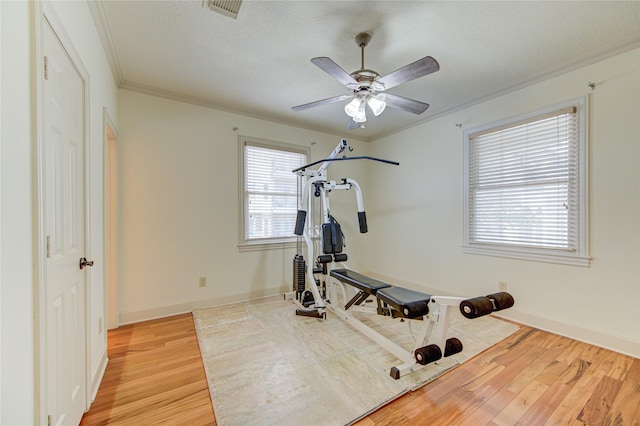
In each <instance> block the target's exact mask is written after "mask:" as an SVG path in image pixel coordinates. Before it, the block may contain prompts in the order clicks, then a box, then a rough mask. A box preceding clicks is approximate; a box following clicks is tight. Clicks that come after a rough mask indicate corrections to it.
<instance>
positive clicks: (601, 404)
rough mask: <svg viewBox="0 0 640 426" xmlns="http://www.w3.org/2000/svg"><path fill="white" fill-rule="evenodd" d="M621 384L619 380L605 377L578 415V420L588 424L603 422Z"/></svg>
mask: <svg viewBox="0 0 640 426" xmlns="http://www.w3.org/2000/svg"><path fill="white" fill-rule="evenodd" d="M621 386H622V383H621V382H620V381H619V380H615V379H612V378H611V377H607V376H605V377H603V378H602V379H601V380H600V383H598V386H597V387H596V389H595V390H594V391H593V393H592V394H591V397H590V398H589V400H588V401H587V404H586V405H585V406H584V408H583V409H582V411H581V412H580V415H578V420H579V421H581V422H583V423H584V424H588V425H599V424H602V422H603V421H604V418H605V417H606V416H607V414H608V413H609V409H610V408H611V405H612V404H613V401H614V400H615V398H616V396H617V395H618V391H619V390H620V387H621Z"/></svg>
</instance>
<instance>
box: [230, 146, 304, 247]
mask: <svg viewBox="0 0 640 426" xmlns="http://www.w3.org/2000/svg"><path fill="white" fill-rule="evenodd" d="M240 144H241V151H242V153H241V161H242V166H241V167H242V178H241V179H242V185H241V186H242V188H243V197H242V202H241V211H242V229H241V244H240V245H241V246H243V245H244V246H245V248H252V249H261V248H266V247H265V246H264V244H271V243H286V242H295V235H294V234H293V230H294V227H295V222H296V213H297V210H298V198H297V190H298V185H297V175H296V174H295V173H292V170H293V169H296V168H298V167H300V166H304V165H305V164H307V163H308V161H307V150H306V148H304V147H298V146H291V145H284V144H279V143H275V142H269V141H262V140H257V139H248V138H241V140H240Z"/></svg>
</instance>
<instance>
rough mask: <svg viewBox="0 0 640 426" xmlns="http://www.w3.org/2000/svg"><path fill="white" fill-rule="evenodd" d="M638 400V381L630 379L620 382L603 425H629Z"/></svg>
mask: <svg viewBox="0 0 640 426" xmlns="http://www.w3.org/2000/svg"><path fill="white" fill-rule="evenodd" d="M638 400H640V383H638V382H635V381H631V380H629V381H625V382H622V384H621V386H620V390H619V391H618V394H617V395H616V397H615V399H614V400H613V403H612V404H611V407H610V408H609V412H608V413H607V415H606V416H605V418H604V421H603V425H631V424H632V423H633V417H634V415H635V413H636V411H637V410H638V408H640V406H639V405H638Z"/></svg>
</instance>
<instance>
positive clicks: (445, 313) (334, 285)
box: [292, 139, 514, 379]
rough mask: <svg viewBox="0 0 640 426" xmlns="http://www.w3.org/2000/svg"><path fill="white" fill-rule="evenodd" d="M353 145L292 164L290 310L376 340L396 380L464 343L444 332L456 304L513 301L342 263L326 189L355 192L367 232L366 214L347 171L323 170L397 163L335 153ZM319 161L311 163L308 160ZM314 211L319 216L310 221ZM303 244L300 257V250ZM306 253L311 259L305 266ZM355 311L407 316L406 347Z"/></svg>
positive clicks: (482, 306)
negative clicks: (441, 292) (434, 290)
mask: <svg viewBox="0 0 640 426" xmlns="http://www.w3.org/2000/svg"><path fill="white" fill-rule="evenodd" d="M347 150H349V151H352V149H351V148H350V147H349V145H348V144H347V141H346V140H345V139H342V140H341V141H340V143H339V144H338V145H337V146H336V148H335V149H334V150H333V151H332V152H331V154H330V155H329V157H327V158H326V159H323V160H320V161H316V162H313V163H310V164H307V165H305V166H302V167H300V168H298V169H295V170H293V172H294V173H296V174H297V176H298V188H299V194H298V213H297V217H296V224H295V230H294V233H295V234H296V235H297V237H298V244H297V253H296V255H295V257H294V259H293V281H294V282H293V293H292V298H293V299H294V302H295V304H296V305H297V309H296V314H297V315H302V316H308V317H315V318H321V319H325V318H326V315H327V310H329V311H331V312H333V313H334V314H336V315H337V316H338V317H339V318H340V319H342V320H344V321H346V322H347V323H348V324H350V325H351V326H352V327H354V328H355V329H357V330H358V331H360V332H361V333H363V334H364V335H366V336H367V337H369V338H370V339H372V340H373V341H375V342H376V343H378V344H379V345H381V346H382V347H383V348H385V349H386V350H387V351H389V352H390V353H392V354H393V355H394V356H395V357H397V358H398V359H399V360H400V361H401V362H400V364H398V365H395V366H393V367H392V368H391V370H390V375H391V377H393V378H394V379H398V378H400V377H402V376H403V375H405V374H409V373H412V372H414V371H417V370H418V369H420V368H422V367H424V366H425V365H427V364H429V363H432V362H436V361H438V360H439V359H441V358H442V357H443V356H444V357H448V356H451V355H453V354H456V353H458V352H461V351H462V349H463V346H462V342H460V340H458V339H457V338H455V337H448V329H449V322H450V319H451V318H452V316H453V315H455V314H456V311H458V310H459V312H460V313H461V314H462V315H463V316H464V317H466V318H468V319H473V318H478V317H481V316H483V315H487V314H490V313H491V312H493V311H499V310H502V309H507V308H510V307H511V306H513V304H514V300H513V297H512V296H511V295H510V294H509V293H505V292H500V293H494V294H490V295H488V296H484V297H475V298H471V299H465V298H461V297H448V296H436V295H430V294H426V293H422V292H419V291H416V290H412V289H409V288H404V287H401V286H397V285H392V284H389V283H386V282H383V281H379V280H377V279H374V278H370V277H367V276H365V275H362V274H359V273H357V272H355V271H352V270H350V269H348V267H347V266H346V262H347V260H348V256H347V254H346V253H344V252H343V249H344V247H345V245H344V235H343V233H342V228H341V226H340V224H339V222H338V221H337V220H336V218H335V217H334V216H333V215H332V213H331V204H330V199H329V198H330V197H329V195H330V193H331V192H332V191H336V190H353V192H354V193H355V196H356V204H357V213H358V225H359V229H360V232H361V233H366V232H368V227H367V216H366V213H365V209H364V202H363V199H362V191H361V189H360V185H358V183H357V182H356V181H355V180H353V179H350V178H341V179H340V180H339V181H334V180H328V178H327V169H328V168H329V166H330V165H331V164H332V163H333V162H335V161H345V160H371V161H377V162H382V163H386V164H390V165H396V166H397V165H399V163H397V162H394V161H389V160H383V159H380V158H375V157H369V156H352V157H347V156H342V157H339V155H340V154H342V153H343V152H345V151H347ZM318 164H320V166H319V167H318V168H317V169H311V167H313V166H316V165H318ZM314 214H317V215H318V216H319V217H318V218H317V219H316V220H315V221H314V217H313V216H314ZM303 245H306V259H305V256H304V255H303ZM307 259H308V260H309V262H310V263H311V264H310V265H307V264H306V263H307ZM355 313H367V314H373V315H382V316H385V317H388V319H389V320H390V321H392V320H398V321H403V322H406V323H408V328H409V332H410V333H411V337H412V340H413V342H414V344H413V348H412V349H411V350H407V349H405V348H403V347H401V346H400V345H398V344H397V343H395V342H394V341H392V340H391V339H390V338H388V337H386V336H383V335H382V334H380V333H379V332H378V331H376V330H374V329H373V328H371V327H369V326H368V325H367V324H365V323H364V322H363V321H361V320H360V319H358V318H357V317H356V315H355Z"/></svg>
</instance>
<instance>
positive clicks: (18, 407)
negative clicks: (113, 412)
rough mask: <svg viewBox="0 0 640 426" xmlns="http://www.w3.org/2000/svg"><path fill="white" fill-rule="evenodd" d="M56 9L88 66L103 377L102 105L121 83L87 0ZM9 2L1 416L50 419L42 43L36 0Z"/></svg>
mask: <svg viewBox="0 0 640 426" xmlns="http://www.w3.org/2000/svg"><path fill="white" fill-rule="evenodd" d="M50 5H51V7H52V8H53V10H54V12H55V15H57V17H58V18H59V21H60V22H61V23H62V25H63V26H64V29H65V32H66V33H67V34H68V35H69V37H70V39H71V42H72V44H73V46H74V48H75V50H76V51H77V52H78V54H79V56H80V60H81V61H82V63H83V65H84V67H85V68H86V70H87V71H88V73H89V93H90V106H89V129H90V139H89V143H88V150H89V161H88V165H89V173H90V179H89V188H88V189H89V194H90V209H91V217H90V220H89V224H88V233H89V239H90V246H89V251H90V256H91V257H92V258H93V259H94V260H95V263H96V267H94V269H93V270H92V271H91V272H90V279H89V280H88V283H90V284H88V285H90V289H89V290H90V291H89V294H90V295H91V299H90V303H89V315H90V318H89V327H88V328H89V331H90V335H89V342H90V351H89V352H90V359H89V362H90V366H89V368H90V373H89V374H90V375H91V380H92V383H93V385H94V386H95V385H96V384H97V383H98V381H99V375H100V374H101V368H102V367H103V366H104V361H105V360H106V333H105V332H104V327H103V331H102V332H101V333H99V332H98V326H97V322H98V319H99V318H104V268H103V264H104V248H103V247H104V232H103V230H104V224H103V222H104V220H103V211H104V206H103V198H104V197H103V189H102V188H103V186H104V182H103V179H102V176H103V158H104V155H103V153H104V147H103V139H102V132H103V130H102V111H103V107H106V108H107V109H108V110H109V111H110V113H111V115H112V117H115V116H116V115H117V110H116V96H117V91H116V86H115V83H114V81H113V78H112V76H111V74H110V68H109V66H108V63H107V61H106V58H105V55H104V52H103V50H102V45H101V44H100V40H99V38H98V35H97V31H96V30H95V27H94V24H93V19H92V17H91V14H90V13H89V9H88V7H87V4H86V2H53V3H51V4H50ZM0 7H1V8H2V13H1V19H2V25H1V27H0V30H1V31H2V34H1V36H2V37H1V40H2V72H1V73H0V76H1V78H2V82H1V83H2V119H1V122H2V133H1V136H2V140H1V143H2V145H1V149H0V151H1V153H2V157H1V160H0V161H1V169H0V173H1V176H0V182H1V184H2V188H1V191H0V195H1V197H2V199H1V202H0V207H1V208H2V211H1V214H0V217H1V234H2V249H1V251H0V253H1V256H2V259H1V264H2V270H1V274H2V275H1V279H2V281H1V283H0V285H1V288H0V291H1V297H0V302H1V306H0V313H1V322H0V324H1V327H2V330H1V334H0V336H1V337H2V342H1V349H2V356H1V365H0V367H1V368H0V375H1V377H2V383H1V384H0V387H1V400H2V413H1V415H2V417H1V418H0V424H3V425H4V424H7V425H33V424H36V423H39V422H43V421H44V422H45V423H46V415H40V416H39V414H42V413H38V406H39V400H38V395H37V391H38V388H39V384H38V380H39V376H38V372H37V368H36V366H37V365H38V357H39V356H40V355H43V356H44V353H43V352H42V351H41V350H39V348H38V339H39V337H38V335H37V330H36V328H37V327H36V324H37V323H38V321H39V320H38V309H37V301H36V299H37V295H38V290H37V289H38V283H37V277H36V274H35V273H34V271H35V268H36V265H37V263H38V261H37V258H36V253H37V248H36V246H35V244H37V242H34V238H35V235H37V230H36V228H35V225H34V223H35V220H36V212H35V211H34V206H35V202H36V186H35V185H36V183H35V182H36V179H35V176H36V175H35V162H34V158H35V153H36V148H35V146H36V145H35V135H36V126H37V124H36V123H35V122H34V118H33V117H34V116H33V113H34V110H35V88H34V86H33V80H32V79H33V78H35V75H36V72H37V71H38V70H35V69H34V67H35V65H34V58H33V56H32V53H33V52H34V46H35V27H34V22H35V21H34V20H35V18H34V16H35V15H34V13H35V10H36V7H35V4H34V3H33V2H27V1H19V2H0Z"/></svg>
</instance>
